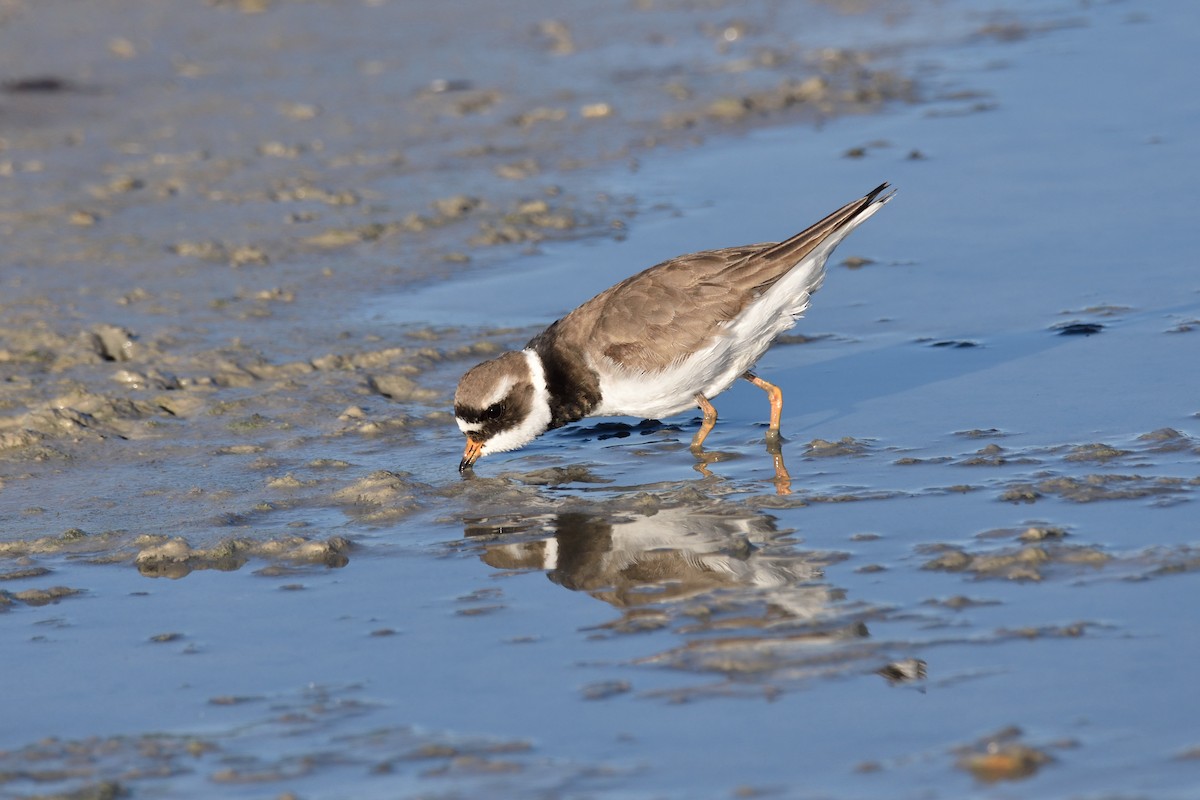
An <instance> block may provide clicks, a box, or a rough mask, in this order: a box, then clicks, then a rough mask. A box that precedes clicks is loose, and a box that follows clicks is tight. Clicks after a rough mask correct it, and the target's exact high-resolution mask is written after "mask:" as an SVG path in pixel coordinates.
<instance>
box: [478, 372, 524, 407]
mask: <svg viewBox="0 0 1200 800" xmlns="http://www.w3.org/2000/svg"><path fill="white" fill-rule="evenodd" d="M516 382H517V378H516V376H515V375H505V376H504V379H503V380H501V381H500V382H499V383H497V384H496V386H495V387H494V388H493V389H492V393H491V394H489V395H488V396H487V399H486V400H484V401H483V407H484V408H487V407H488V406H490V405H493V404H494V403H499V402H500V401H501V400H503V399H504V398H506V397H508V393H509V392H510V391H512V387H513V385H514V384H515V383H516Z"/></svg>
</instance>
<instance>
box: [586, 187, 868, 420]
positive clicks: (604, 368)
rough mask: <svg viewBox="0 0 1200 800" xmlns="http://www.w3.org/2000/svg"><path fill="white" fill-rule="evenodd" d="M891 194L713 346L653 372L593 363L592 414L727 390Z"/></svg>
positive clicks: (668, 410) (660, 408) (621, 412)
mask: <svg viewBox="0 0 1200 800" xmlns="http://www.w3.org/2000/svg"><path fill="white" fill-rule="evenodd" d="M890 199H891V195H890V194H889V195H885V196H883V197H880V198H879V199H877V200H876V201H875V202H874V203H872V204H871V205H870V206H869V207H867V208H866V209H864V210H863V211H862V212H861V213H859V215H858V216H857V217H855V218H854V219H853V220H852V221H850V222H848V223H847V224H846V225H844V226H843V227H842V228H841V229H840V230H838V231H837V232H836V233H833V234H831V235H830V236H829V237H828V238H827V239H825V241H823V242H821V244H820V245H819V246H818V247H817V248H816V249H815V250H813V251H812V252H811V253H809V254H808V255H807V256H806V257H804V258H803V259H802V260H801V261H799V262H797V264H796V265H795V266H794V267H792V269H791V270H790V271H789V272H788V273H787V274H786V275H784V276H783V277H782V278H781V279H780V280H779V281H778V282H777V283H776V284H775V285H774V286H772V287H771V288H770V289H769V290H767V292H766V294H764V295H763V296H762V297H760V298H758V299H757V300H755V301H754V302H752V303H750V304H749V305H748V306H746V308H744V309H743V310H742V313H741V314H740V315H739V316H738V317H737V319H735V320H733V321H732V322H731V323H728V324H726V325H725V326H723V327H721V328H718V329H717V330H716V331H714V336H713V341H712V344H710V345H709V346H708V347H705V348H703V349H701V350H698V351H696V352H695V353H692V354H691V355H690V356H688V357H687V358H684V359H680V360H679V361H676V362H674V363H673V364H671V366H669V367H667V368H666V369H665V370H663V371H662V372H657V373H653V374H650V375H647V374H645V373H642V372H637V371H635V370H629V369H625V368H624V367H622V366H620V365H619V364H617V363H616V362H613V361H611V360H609V359H604V360H603V361H602V363H599V364H594V365H593V366H594V368H596V371H597V372H598V373H599V374H600V394H601V397H602V398H603V400H602V401H601V402H600V405H599V406H598V407H597V408H596V410H595V411H593V412H592V415H593V416H613V417H643V418H647V419H664V418H666V417H669V416H671V415H673V414H678V413H680V412H681V411H686V410H687V409H689V408H695V406H696V394H697V392H698V393H700V394H703V395H704V396H705V397H706V398H708V399H710V400H711V399H712V398H714V397H716V396H717V395H718V394H720V393H721V392H723V391H725V390H726V389H728V388H729V387H730V386H731V385H732V384H733V382H734V381H736V380H737V379H738V378H740V377H741V376H742V375H743V374H745V372H746V371H747V370H749V369H750V368H751V367H753V366H754V364H755V362H757V361H758V359H759V358H761V357H762V354H763V353H765V352H766V351H767V348H768V347H770V346H771V342H773V341H774V340H775V337H776V336H778V335H779V334H781V333H783V332H784V331H786V330H787V329H788V328H791V327H792V326H793V325H795V324H796V320H798V319H800V317H801V316H802V315H803V314H804V311H805V309H807V308H808V302H809V299H810V298H811V296H812V294H813V292H815V291H817V289H819V288H821V283H822V281H823V280H824V279H825V261H826V260H827V259H828V258H829V254H830V253H832V252H833V249H834V248H835V247H837V246H838V245H839V244H840V243H841V241H842V240H843V239H845V238H846V236H848V235H849V234H850V232H851V231H853V230H854V229H855V228H857V227H858V226H859V225H861V224H862V223H864V222H866V220H867V219H868V218H869V217H870V216H871V215H872V214H874V213H875V212H876V211H878V210H879V209H880V208H881V207H882V206H883V204H884V203H886V202H887V201H888V200H890Z"/></svg>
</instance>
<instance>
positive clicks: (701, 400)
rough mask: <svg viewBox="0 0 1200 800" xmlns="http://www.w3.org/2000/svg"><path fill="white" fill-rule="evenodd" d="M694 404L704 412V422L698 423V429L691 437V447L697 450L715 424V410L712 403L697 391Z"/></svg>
mask: <svg viewBox="0 0 1200 800" xmlns="http://www.w3.org/2000/svg"><path fill="white" fill-rule="evenodd" d="M696 405H698V406H700V410H701V411H702V412H704V422H703V423H701V425H700V430H698V431H696V435H695V436H694V437H692V449H693V450H699V449H700V447H701V446H702V445H703V444H704V440H705V438H707V436H708V434H709V432H710V431H712V429H713V426H714V425H716V424H717V410H716V409H715V408H713V404H712V403H710V402H708V398H707V397H705V396H704V395H702V394H699V393H697V395H696Z"/></svg>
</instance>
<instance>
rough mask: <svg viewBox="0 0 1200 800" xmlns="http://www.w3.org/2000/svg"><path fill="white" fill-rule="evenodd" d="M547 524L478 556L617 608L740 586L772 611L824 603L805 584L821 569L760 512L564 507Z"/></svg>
mask: <svg viewBox="0 0 1200 800" xmlns="http://www.w3.org/2000/svg"><path fill="white" fill-rule="evenodd" d="M553 526H554V531H555V533H554V536H553V537H551V538H549V539H541V540H538V541H532V542H529V541H527V542H518V543H513V544H493V545H488V546H487V547H486V549H485V552H484V554H483V555H482V559H483V561H484V562H485V563H487V564H488V565H490V566H492V567H496V568H498V569H544V570H548V574H549V577H550V579H551V580H552V581H554V582H555V583H557V584H559V585H560V586H563V587H565V588H567V589H571V590H573V591H585V592H588V593H589V594H591V595H592V596H593V597H596V598H597V599H600V600H603V601H605V602H606V603H610V604H612V605H613V606H616V607H617V608H620V609H636V608H639V607H643V606H648V605H652V604H662V603H670V602H678V601H682V600H687V599H689V598H693V597H697V596H699V595H703V594H707V593H710V592H715V591H726V590H738V589H740V590H744V594H745V593H748V595H745V596H743V597H741V598H739V599H740V600H742V601H751V602H765V603H766V604H767V605H768V607H769V613H773V614H774V615H783V616H786V617H788V618H793V619H795V618H802V619H809V618H813V617H815V616H818V615H820V613H821V612H822V611H823V610H824V609H825V608H826V607H827V606H828V604H829V601H830V589H829V587H827V586H821V585H811V584H810V582H811V581H814V580H817V579H819V578H821V576H822V572H821V568H820V567H819V566H818V565H816V564H814V563H813V562H812V561H809V560H806V559H805V558H804V556H803V555H802V554H800V553H798V552H797V551H795V550H794V549H793V548H791V547H789V546H787V545H783V544H777V543H775V542H774V540H775V539H777V538H778V537H779V535H780V534H779V533H778V532H777V531H776V530H775V527H774V520H773V519H772V518H770V517H768V516H765V515H756V514H745V513H742V514H729V513H717V512H714V511H712V510H707V509H696V508H689V507H676V508H666V509H661V510H659V511H657V512H656V513H653V514H649V515H636V516H629V515H626V516H619V517H616V518H610V517H607V516H598V515H594V514H583V513H564V514H559V515H557V516H556V517H555V518H554V523H553ZM476 530H477V531H478V529H476ZM471 533H472V531H470V530H469V531H468V535H470V534H471Z"/></svg>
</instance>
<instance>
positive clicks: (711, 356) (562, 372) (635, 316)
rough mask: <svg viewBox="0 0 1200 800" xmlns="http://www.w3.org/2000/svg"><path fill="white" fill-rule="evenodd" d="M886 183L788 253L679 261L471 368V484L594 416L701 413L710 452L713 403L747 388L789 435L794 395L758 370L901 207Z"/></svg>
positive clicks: (809, 231) (467, 456) (785, 247)
mask: <svg viewBox="0 0 1200 800" xmlns="http://www.w3.org/2000/svg"><path fill="white" fill-rule="evenodd" d="M889 188H891V187H890V185H889V184H888V183H883V184H881V185H880V186H878V187H876V188H875V189H873V190H872V191H871V192H870V193H868V194H867V195H865V196H863V197H861V198H859V199H858V200H854V201H853V202H850V203H847V204H846V205H844V206H842V207H841V208H839V209H838V210H837V211H834V212H833V213H832V214H830V215H828V216H827V217H825V218H824V219H822V220H821V221H820V222H817V223H816V224H814V225H812V226H810V227H808V228H806V229H805V230H803V231H801V232H800V233H797V234H796V235H795V236H792V237H791V238H789V239H785V240H783V241H781V242H766V243H762V244H753V245H744V246H740V247H726V248H722V249H717V250H704V251H701V252H697V253H690V254H688V255H681V256H676V257H675V258H671V259H668V260H667V261H664V262H662V263H660V264H656V265H655V266H652V267H650V268H648V269H646V270H643V271H642V272H639V273H637V274H636V275H634V276H632V277H630V278H626V279H625V280H623V281H621V282H620V283H618V284H616V285H615V286H612V287H610V288H609V289H606V290H605V291H603V292H601V293H600V294H598V295H596V296H595V297H593V298H592V299H590V300H588V301H587V302H585V303H584V304H583V305H581V306H579V307H577V308H576V309H575V310H574V311H571V312H570V313H569V314H567V315H566V316H564V317H562V318H561V319H559V320H557V321H556V322H554V323H552V324H551V325H550V326H549V327H547V328H546V329H545V330H543V331H542V332H541V333H539V334H537V335H536V336H534V337H533V338H532V339H531V340H530V341H529V343H528V344H527V345H526V346H525V348H524V349H522V350H519V351H518V350H510V351H508V352H505V353H503V354H501V355H499V356H497V357H495V358H493V359H490V360H488V361H484V362H483V363H481V364H477V365H476V366H474V367H472V368H471V369H469V370H468V371H467V372H466V374H464V375H463V377H462V379H461V380H460V381H459V383H458V388H457V389H456V390H455V393H454V417H455V421H456V422H457V424H458V428H459V430H461V431H462V433H463V434H465V435H466V438H467V444H466V448H465V449H464V450H463V455H462V460H461V461H460V462H459V465H458V469H459V472H460V473H465V472H467V471H468V470H470V469H471V468H472V467H473V466H474V464H475V462H476V461H477V460H478V459H479V458H481V457H483V456H486V455H491V454H493V453H502V452H506V451H509V450H515V449H517V448H520V447H523V446H525V445H526V444H528V443H529V442H531V441H533V440H534V439H535V438H536V437H538V436H540V435H541V434H543V433H545V432H546V431H548V430H552V429H554V428H559V427H562V426H563V425H567V424H569V423H572V422H576V421H578V420H580V419H583V418H584V417H594V416H605V417H613V416H626V417H637V418H641V419H664V418H666V417H669V416H672V415H674V414H678V413H680V412H682V411H685V410H687V409H688V408H694V407H699V409H700V410H701V412H702V414H703V421H702V423H701V425H700V429H699V431H697V432H696V434H695V436H694V437H693V438H692V444H691V447H692V450H693V451H695V452H697V453H699V452H700V451H701V448H702V445H703V443H704V440H705V438H707V436H708V434H709V432H710V431H711V430H712V429H713V426H714V425H715V424H716V421H717V411H716V409H715V408H714V407H713V405H712V403H711V402H710V400H711V399H712V398H713V397H715V396H716V395H718V394H720V393H721V392H723V391H725V390H726V389H728V388H729V387H730V386H731V385H733V383H734V382H735V381H737V380H738V379H739V378H741V379H745V380H747V381H749V382H750V383H752V384H754V385H755V386H757V387H759V388H760V389H763V390H764V391H765V392H766V393H767V396H768V398H769V400H770V404H771V412H770V413H771V416H770V425H769V427H768V429H767V435H768V437H772V436H773V437H776V438H778V436H779V423H780V416H781V414H782V412H783V392H782V391H781V390H780V389H779V387H777V386H775V385H774V384H771V383H768V382H767V381H765V380H763V379H762V378H760V377H758V376H757V375H755V374H754V372H753V371H752V368H753V367H754V365H755V363H756V362H757V361H758V359H759V358H761V357H762V355H763V353H765V352H766V351H767V348H769V347H770V346H771V343H772V342H773V341H774V340H775V337H776V336H778V335H779V334H780V333H782V332H783V331H785V330H787V329H789V328H791V327H792V326H793V325H795V324H796V321H797V320H798V319H799V318H800V317H801V316H802V315H803V314H804V312H805V310H806V309H807V308H808V305H809V301H810V299H811V297H812V294H813V293H814V292H816V291H817V290H818V289H819V288H820V287H821V284H822V282H823V281H824V278H825V262H826V261H827V260H828V258H829V255H830V253H832V252H833V250H834V248H835V247H837V246H838V244H839V243H840V242H841V241H842V240H843V239H844V238H846V236H847V235H849V234H850V232H851V231H853V230H854V229H855V228H857V227H858V226H859V225H861V224H862V223H863V222H865V221H866V220H867V219H868V218H869V217H870V216H871V215H873V214H874V213H875V212H876V211H878V210H879V209H880V208H882V207H883V205H884V204H885V203H887V202H888V201H889V200H891V199H892V197H893V196H895V190H894V189H892V191H888V189H889Z"/></svg>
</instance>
